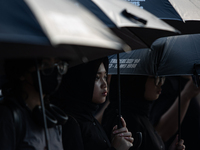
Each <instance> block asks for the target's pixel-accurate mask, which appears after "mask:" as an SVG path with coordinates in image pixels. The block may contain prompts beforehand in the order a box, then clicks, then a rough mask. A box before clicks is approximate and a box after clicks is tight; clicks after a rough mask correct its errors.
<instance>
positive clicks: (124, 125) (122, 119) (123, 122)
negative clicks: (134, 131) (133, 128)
mask: <svg viewBox="0 0 200 150" xmlns="http://www.w3.org/2000/svg"><path fill="white" fill-rule="evenodd" d="M121 121H122V126H123V127H126V121H125V120H124V118H123V117H121Z"/></svg>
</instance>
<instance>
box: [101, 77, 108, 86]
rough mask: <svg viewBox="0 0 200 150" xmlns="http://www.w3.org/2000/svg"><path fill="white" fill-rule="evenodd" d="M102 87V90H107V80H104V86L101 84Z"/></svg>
mask: <svg viewBox="0 0 200 150" xmlns="http://www.w3.org/2000/svg"><path fill="white" fill-rule="evenodd" d="M101 87H102V88H107V81H106V79H104V78H103V79H102V84H101Z"/></svg>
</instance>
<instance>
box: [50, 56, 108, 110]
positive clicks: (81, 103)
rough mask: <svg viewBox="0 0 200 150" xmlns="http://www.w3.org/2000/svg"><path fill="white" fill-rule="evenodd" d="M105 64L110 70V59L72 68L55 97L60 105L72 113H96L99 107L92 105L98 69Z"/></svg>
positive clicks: (64, 77) (102, 59)
mask: <svg viewBox="0 0 200 150" xmlns="http://www.w3.org/2000/svg"><path fill="white" fill-rule="evenodd" d="M102 62H103V63H104V66H105V69H106V70H107V69H108V58H107V57H106V58H101V59H97V60H94V61H91V62H88V63H86V64H81V65H78V66H76V67H73V68H70V69H69V70H68V72H67V73H66V75H64V76H63V81H62V83H61V86H60V88H59V90H58V92H57V93H56V94H55V95H54V96H55V97H56V99H57V98H58V101H59V105H60V107H62V108H63V109H65V110H66V109H67V111H70V112H72V111H73V112H78V113H80V112H83V111H94V110H96V109H97V108H98V107H97V105H96V104H94V103H92V97H93V90H94V82H95V78H96V74H97V71H98V68H99V66H100V64H101V63H102Z"/></svg>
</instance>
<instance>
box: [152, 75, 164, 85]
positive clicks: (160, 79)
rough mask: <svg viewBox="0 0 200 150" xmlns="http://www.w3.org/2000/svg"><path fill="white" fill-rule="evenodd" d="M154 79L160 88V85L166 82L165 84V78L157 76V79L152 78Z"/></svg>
mask: <svg viewBox="0 0 200 150" xmlns="http://www.w3.org/2000/svg"><path fill="white" fill-rule="evenodd" d="M152 78H154V83H155V85H156V86H158V85H160V84H161V85H163V84H164V82H165V77H158V76H155V77H152Z"/></svg>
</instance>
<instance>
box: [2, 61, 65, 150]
mask: <svg viewBox="0 0 200 150" xmlns="http://www.w3.org/2000/svg"><path fill="white" fill-rule="evenodd" d="M4 67H5V73H6V77H7V80H8V82H7V83H6V84H5V85H4V87H3V90H2V94H3V96H4V102H3V104H1V105H0V107H1V108H0V149H1V150H16V149H17V150H45V149H47V145H46V140H45V132H44V124H43V118H42V111H41V109H40V108H41V100H40V92H42V91H43V93H41V94H42V95H41V96H42V97H43V98H45V97H46V96H50V95H51V94H52V93H54V92H55V90H56V89H57V88H58V86H59V84H60V82H61V79H62V75H63V74H65V73H66V71H67V63H65V62H62V61H60V60H56V59H54V58H45V59H41V60H38V62H37V63H36V61H35V60H31V59H17V60H6V61H5V66H4ZM38 72H39V73H40V77H41V84H42V91H40V89H41V88H39V87H40V86H39V82H38V76H37V75H38ZM45 103H46V102H45ZM48 106H49V105H48ZM51 106H52V105H51ZM48 110H49V111H48V112H47V111H46V114H47V127H48V133H49V146H50V147H51V149H56V150H63V146H62V128H61V125H59V123H58V120H57V119H58V118H57V117H56V113H55V114H53V113H52V112H51V110H52V109H50V108H49V109H48ZM50 116H51V117H50ZM63 117H66V119H67V116H64V115H63Z"/></svg>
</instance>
